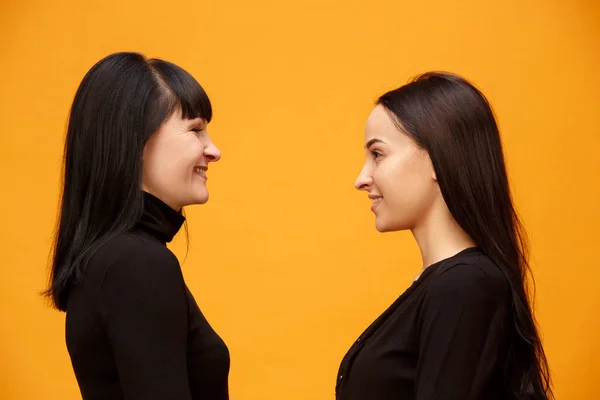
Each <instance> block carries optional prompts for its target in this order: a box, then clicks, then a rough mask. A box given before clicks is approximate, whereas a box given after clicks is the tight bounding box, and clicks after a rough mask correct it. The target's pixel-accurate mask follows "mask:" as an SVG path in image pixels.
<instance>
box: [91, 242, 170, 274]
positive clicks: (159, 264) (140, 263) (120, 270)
mask: <svg viewBox="0 0 600 400" xmlns="http://www.w3.org/2000/svg"><path fill="white" fill-rule="evenodd" d="M86 269H87V271H88V274H87V275H89V276H96V277H98V278H100V279H102V280H103V281H104V280H106V278H107V277H108V276H118V277H119V278H125V279H126V278H131V279H140V278H143V279H152V278H153V277H156V278H158V279H160V278H161V277H165V276H168V275H173V274H175V275H177V276H180V275H181V268H180V266H179V261H178V260H177V257H176V256H175V255H174V254H173V253H172V252H171V250H169V249H168V248H167V247H166V246H165V245H163V244H161V243H159V242H156V241H153V240H150V239H146V238H144V237H140V236H138V235H134V234H132V233H129V232H126V233H122V234H119V235H116V236H114V237H112V238H110V239H109V240H107V241H106V243H104V244H103V245H102V246H100V248H99V249H98V250H97V251H96V252H95V253H94V255H93V256H92V258H91V259H90V262H89V264H88V266H87V267H86Z"/></svg>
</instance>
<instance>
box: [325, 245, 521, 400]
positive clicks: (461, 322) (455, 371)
mask: <svg viewBox="0 0 600 400" xmlns="http://www.w3.org/2000/svg"><path fill="white" fill-rule="evenodd" d="M511 304H512V303H511V291H510V286H509V283H508V280H507V279H506V278H505V277H504V275H503V274H502V272H501V271H500V269H499V268H498V266H496V265H495V264H494V263H493V262H492V261H491V260H490V259H489V258H488V257H486V256H485V255H484V254H483V253H482V252H481V251H480V250H479V249H478V248H469V249H466V250H463V251H462V252H460V253H459V254H457V255H455V256H453V257H450V258H448V259H446V260H443V261H440V262H438V263H436V264H434V265H431V266H430V267H429V268H427V269H425V271H423V274H422V275H421V277H420V278H419V279H418V280H416V281H415V282H413V284H412V286H410V287H409V288H408V289H407V290H406V291H405V292H404V293H403V294H402V295H401V296H400V297H399V298H398V299H397V300H396V301H395V302H394V303H393V304H392V305H391V306H390V307H389V308H388V309H387V310H386V311H385V312H384V313H383V314H382V315H381V316H380V317H379V318H377V320H375V322H373V324H372V325H371V326H370V327H369V328H368V329H367V330H366V331H365V332H364V333H363V334H362V335H361V336H360V337H359V338H358V340H357V341H356V342H355V343H354V344H353V345H352V347H351V348H350V350H349V351H348V354H347V355H346V357H345V358H344V360H343V361H342V364H341V366H340V371H339V374H338V379H337V387H336V393H337V399H338V400H375V399H377V400H388V399H389V400H391V399H394V400H412V399H416V400H434V399H435V400H495V399H510V398H512V397H510V396H509V395H508V394H507V393H506V391H507V389H506V387H507V385H506V384H505V382H503V373H502V372H503V371H502V369H503V367H504V363H505V360H506V356H507V353H508V349H509V345H510V340H511V336H512V335H514V333H513V331H514V330H513V329H512V307H511Z"/></svg>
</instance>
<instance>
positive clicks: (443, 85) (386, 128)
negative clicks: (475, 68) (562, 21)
mask: <svg viewBox="0 0 600 400" xmlns="http://www.w3.org/2000/svg"><path fill="white" fill-rule="evenodd" d="M365 149H366V152H367V160H366V162H365V164H364V167H363V169H362V171H361V173H360V175H359V177H358V179H357V181H356V188H357V189H359V190H364V191H367V192H368V194H369V198H370V199H371V200H372V205H371V210H372V211H373V212H374V213H375V217H376V222H375V224H376V227H377V230H379V231H380V232H388V231H400V230H410V231H411V232H412V234H413V236H414V238H415V240H416V242H417V244H418V246H419V248H420V251H421V255H422V259H423V265H422V272H421V274H420V275H419V276H418V277H417V278H416V279H415V281H414V282H413V284H412V285H411V286H410V287H409V288H408V289H407V290H406V291H405V292H404V293H403V294H402V295H401V296H400V297H399V298H398V299H397V300H396V301H395V302H394V303H393V304H392V305H391V306H390V307H389V308H388V309H387V310H386V311H385V312H384V313H383V314H382V315H381V316H380V317H379V318H377V319H376V320H375V321H374V322H373V323H372V325H371V326H369V327H368V329H367V330H366V331H365V332H364V333H363V334H362V335H360V337H359V338H358V340H356V342H355V343H354V344H353V345H352V347H351V348H350V350H349V351H348V353H347V355H346V356H345V357H344V359H343V361H342V363H341V366H340V371H339V374H338V378H337V387H336V392H337V399H339V400H372V399H378V400H383V399H405V400H409V399H418V400H434V399H437V400H494V399H498V400H499V399H519V400H525V399H535V400H538V399H539V400H542V399H549V398H552V391H551V387H550V373H549V369H548V364H547V361H546V357H545V354H544V350H543V348H542V344H541V341H540V336H539V334H538V331H537V328H536V323H535V319H534V316H533V311H532V307H531V304H530V300H529V297H528V285H527V277H528V275H529V273H530V271H529V266H528V262H527V248H526V240H525V234H524V231H523V228H522V226H521V223H520V222H519V218H518V217H517V213H516V212H515V208H514V205H513V202H512V200H511V194H510V189H509V183H508V178H507V173H506V168H505V163H504V156H503V150H502V145H501V141H500V134H499V131H498V127H497V124H496V121H495V117H494V114H493V112H492V109H491V107H490V105H489V104H488V101H487V100H486V98H485V97H484V95H483V94H482V93H481V92H480V91H479V90H478V89H476V88H475V87H474V86H473V85H472V84H470V83H469V82H467V81H466V80H465V79H463V78H461V77H458V76H456V75H453V74H449V73H436V72H431V73H426V74H423V75H421V76H419V77H417V78H416V79H414V80H413V81H411V82H410V83H408V84H406V85H404V86H402V87H400V88H398V89H396V90H392V91H390V92H388V93H386V94H384V95H383V96H381V97H380V98H379V100H378V102H377V105H376V106H375V108H374V110H373V111H372V113H371V115H370V116H369V119H368V121H367V124H366V129H365Z"/></svg>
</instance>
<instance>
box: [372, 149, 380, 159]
mask: <svg viewBox="0 0 600 400" xmlns="http://www.w3.org/2000/svg"><path fill="white" fill-rule="evenodd" d="M371 155H372V156H373V158H379V157H381V153H380V152H378V151H375V150H371Z"/></svg>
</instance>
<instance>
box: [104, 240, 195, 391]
mask: <svg viewBox="0 0 600 400" xmlns="http://www.w3.org/2000/svg"><path fill="white" fill-rule="evenodd" d="M102 311H103V316H104V321H105V324H106V331H107V333H108V338H109V340H110V344H111V347H112V351H113V356H114V359H115V363H116V367H117V370H118V373H119V380H120V384H121V386H122V390H123V394H124V396H125V399H127V400H133V399H140V400H142V399H143V400H154V399H156V400H159V399H160V400H167V399H169V400H171V399H173V400H188V399H189V400H191V398H192V396H191V392H190V388H189V382H188V376H187V364H186V360H187V359H186V352H187V299H186V294H185V284H184V281H183V276H182V274H181V269H180V267H179V263H178V261H177V259H176V258H175V256H174V255H173V254H172V253H170V251H169V250H167V249H165V248H158V249H157V248H153V247H151V246H150V247H149V248H142V249H139V251H132V252H128V255H127V256H124V257H123V258H121V259H120V260H119V261H118V262H117V263H115V264H113V265H112V266H111V267H110V269H109V271H108V273H107V275H106V278H105V280H104V283H103V287H102Z"/></svg>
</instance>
